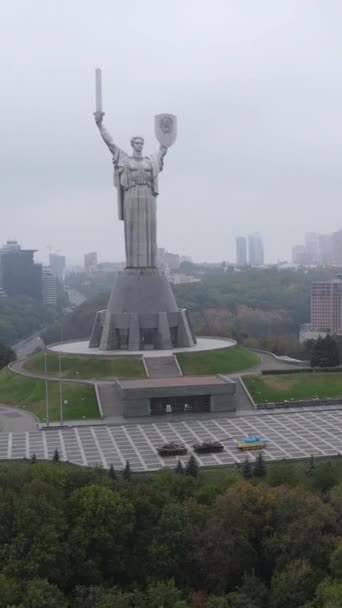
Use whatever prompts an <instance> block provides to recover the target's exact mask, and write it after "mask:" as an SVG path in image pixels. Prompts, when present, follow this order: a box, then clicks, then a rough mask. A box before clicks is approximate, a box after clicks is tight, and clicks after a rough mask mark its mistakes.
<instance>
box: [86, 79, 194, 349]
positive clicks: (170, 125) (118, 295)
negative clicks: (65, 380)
mask: <svg viewBox="0 0 342 608" xmlns="http://www.w3.org/2000/svg"><path fill="white" fill-rule="evenodd" d="M94 116H95V122H96V125H97V127H98V129H99V132H100V135H101V137H102V139H103V141H104V142H105V144H106V146H107V147H108V149H109V151H110V153H111V154H112V158H113V165H114V186H115V188H116V192H117V202H118V217H119V220H122V221H123V223H124V234H125V251H126V267H125V269H124V270H123V271H122V272H120V273H118V276H117V277H116V280H115V281H114V285H113V289H112V293H111V296H110V299H109V302H108V306H107V309H106V310H102V311H99V312H98V313H97V315H96V319H95V323H94V327H93V331H92V335H91V338H90V343H89V346H90V347H91V348H100V349H102V350H117V349H121V350H131V351H137V350H143V349H150V348H155V349H171V348H177V347H190V346H193V345H194V344H195V343H196V339H195V336H194V334H193V332H192V329H191V326H190V322H189V318H188V315H187V311H186V310H185V309H179V308H178V306H177V303H176V299H175V297H174V294H173V292H172V289H171V286H170V284H169V282H168V280H167V278H166V277H165V276H164V275H163V274H162V273H161V272H160V271H159V269H158V268H157V196H158V194H159V188H158V176H159V173H160V172H161V171H162V169H163V164H164V157H165V154H166V153H167V151H168V148H169V147H170V146H171V145H172V144H173V143H174V142H175V140H176V135H177V119H176V116H174V115H172V114H158V115H157V116H155V133H156V137H157V139H158V141H159V144H160V146H159V150H158V151H157V152H156V153H155V154H151V155H150V156H144V155H143V147H144V139H143V137H141V136H134V137H132V138H131V141H130V143H131V146H132V149H133V152H132V155H131V156H130V155H129V154H127V153H126V152H124V151H123V150H122V149H121V148H119V147H118V146H117V145H116V143H114V141H113V139H112V137H111V135H110V134H109V132H108V131H107V130H106V128H105V127H104V125H103V118H104V112H103V110H102V82H101V70H100V69H99V68H97V70H96V111H95V113H94Z"/></svg>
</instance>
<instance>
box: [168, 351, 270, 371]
mask: <svg viewBox="0 0 342 608" xmlns="http://www.w3.org/2000/svg"><path fill="white" fill-rule="evenodd" d="M177 359H178V363H179V365H180V367H181V369H182V372H183V374H184V375H185V376H190V375H198V376H204V375H206V374H231V373H233V372H238V371H241V370H243V369H248V368H250V367H254V366H255V365H258V363H260V359H259V357H258V355H257V354H256V353H253V352H251V351H250V350H247V348H244V347H243V346H231V347H230V348H225V349H222V350H212V351H206V352H198V353H182V354H181V355H177Z"/></svg>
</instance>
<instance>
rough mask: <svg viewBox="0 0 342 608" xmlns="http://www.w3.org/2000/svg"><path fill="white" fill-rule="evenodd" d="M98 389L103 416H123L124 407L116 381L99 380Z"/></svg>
mask: <svg viewBox="0 0 342 608" xmlns="http://www.w3.org/2000/svg"><path fill="white" fill-rule="evenodd" d="M97 390H98V393H99V397H100V401H101V406H102V411H103V417H104V418H107V417H108V416H121V415H122V407H121V403H120V399H119V395H118V385H117V384H116V382H113V383H111V382H98V383H97Z"/></svg>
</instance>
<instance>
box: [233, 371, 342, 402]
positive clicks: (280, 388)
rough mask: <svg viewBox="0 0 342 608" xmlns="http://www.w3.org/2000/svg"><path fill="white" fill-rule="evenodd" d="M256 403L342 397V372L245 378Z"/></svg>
mask: <svg viewBox="0 0 342 608" xmlns="http://www.w3.org/2000/svg"><path fill="white" fill-rule="evenodd" d="M243 381H244V383H245V384H246V386H247V388H248V390H249V392H250V393H251V395H252V397H253V399H254V401H255V402H256V403H267V402H273V401H290V400H291V399H294V400H296V399H303V400H305V399H315V398H316V397H318V398H319V399H327V398H329V397H330V398H336V397H342V372H330V373H320V372H315V373H310V374H306V373H298V374H279V375H277V374H275V375H273V374H270V375H264V376H244V378H243Z"/></svg>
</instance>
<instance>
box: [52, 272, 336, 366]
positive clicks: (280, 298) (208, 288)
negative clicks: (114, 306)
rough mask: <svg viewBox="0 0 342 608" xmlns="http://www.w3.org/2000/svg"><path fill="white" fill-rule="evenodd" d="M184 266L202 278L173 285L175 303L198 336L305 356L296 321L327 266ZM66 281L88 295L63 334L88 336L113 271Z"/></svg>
mask: <svg viewBox="0 0 342 608" xmlns="http://www.w3.org/2000/svg"><path fill="white" fill-rule="evenodd" d="M182 271H183V272H187V273H189V274H191V275H192V276H197V277H198V278H200V279H201V280H200V282H198V283H188V284H183V285H175V286H174V291H175V294H176V297H177V302H178V304H179V306H180V307H184V308H187V309H188V310H189V311H190V314H191V319H192V322H193V325H194V328H195V330H196V333H197V334H198V335H211V336H215V335H216V336H226V337H233V338H236V339H237V340H238V341H239V342H240V343H243V344H245V345H247V346H250V347H259V348H265V349H267V350H272V351H273V352H276V353H278V354H290V355H295V356H296V355H299V356H302V355H303V352H302V351H301V348H300V346H299V344H298V335H299V328H300V324H301V323H305V322H309V321H310V291H311V284H312V282H313V281H319V280H327V279H328V278H329V276H332V273H331V272H330V271H329V270H328V269H310V270H307V269H298V270H294V269H278V268H275V267H272V268H258V269H255V268H246V269H243V270H236V269H234V268H232V267H227V266H225V265H222V267H220V268H214V269H212V268H207V267H202V266H199V265H194V264H190V263H188V262H187V263H185V264H183V267H182ZM68 282H69V284H70V286H72V287H74V288H75V289H78V290H79V291H81V292H82V293H83V294H84V295H86V296H87V297H88V298H89V300H88V301H87V302H85V303H84V304H83V305H82V306H81V307H80V308H78V309H77V310H76V311H74V313H73V314H72V315H71V316H69V317H68V318H66V319H65V321H64V328H63V334H64V335H65V337H66V338H68V339H73V338H87V337H88V336H89V334H90V331H91V327H92V323H93V320H94V316H95V313H96V311H97V310H99V308H105V307H106V305H107V301H108V297H109V292H110V287H111V285H112V283H113V275H111V274H106V275H100V276H99V277H96V275H94V276H93V277H91V278H90V277H89V276H88V277H87V276H85V275H82V274H80V275H77V274H75V275H69V277H68ZM60 331H61V330H60V328H59V327H55V328H49V332H48V333H47V341H50V342H52V341H56V340H58V339H59V338H58V336H60ZM304 355H305V356H307V353H304Z"/></svg>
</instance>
